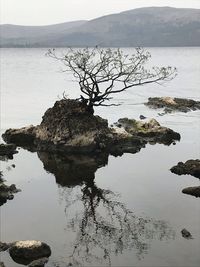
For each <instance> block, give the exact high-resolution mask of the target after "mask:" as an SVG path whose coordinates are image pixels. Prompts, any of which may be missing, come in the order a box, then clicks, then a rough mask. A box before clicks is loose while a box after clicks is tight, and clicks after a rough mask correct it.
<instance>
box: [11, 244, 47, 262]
mask: <svg viewBox="0 0 200 267" xmlns="http://www.w3.org/2000/svg"><path fill="white" fill-rule="evenodd" d="M9 253H10V256H11V258H12V259H13V260H14V261H15V262H17V263H19V264H25V265H27V264H30V263H32V262H33V261H34V260H38V259H41V258H46V257H49V256H50V255H51V249H50V247H49V246H48V245H47V244H46V243H43V242H41V241H35V240H26V241H17V242H14V243H13V244H12V246H11V247H10V249H9ZM43 261H44V259H43ZM43 265H44V264H43ZM32 266H34V265H32ZM35 266H37V265H35ZM39 266H42V265H39Z"/></svg>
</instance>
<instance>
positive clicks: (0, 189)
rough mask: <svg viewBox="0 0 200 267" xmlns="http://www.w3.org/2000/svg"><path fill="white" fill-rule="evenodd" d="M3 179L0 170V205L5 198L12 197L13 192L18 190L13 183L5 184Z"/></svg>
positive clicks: (5, 200)
mask: <svg viewBox="0 0 200 267" xmlns="http://www.w3.org/2000/svg"><path fill="white" fill-rule="evenodd" d="M4 182H5V181H4V180H3V178H2V173H1V172H0V206H2V205H3V204H5V203H6V202H7V200H11V199H13V198H14V194H15V193H17V192H20V190H19V189H17V188H16V186H15V185H14V184H12V185H10V186H9V185H6V184H5V183H4Z"/></svg>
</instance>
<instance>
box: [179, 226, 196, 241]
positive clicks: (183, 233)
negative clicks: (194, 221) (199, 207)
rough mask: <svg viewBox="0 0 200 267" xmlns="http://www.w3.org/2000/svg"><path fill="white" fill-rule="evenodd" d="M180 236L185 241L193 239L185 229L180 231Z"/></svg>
mask: <svg viewBox="0 0 200 267" xmlns="http://www.w3.org/2000/svg"><path fill="white" fill-rule="evenodd" d="M181 234H182V237H184V238H185V239H193V237H192V235H191V233H190V232H189V231H188V230H187V229H185V228H184V229H183V230H181Z"/></svg>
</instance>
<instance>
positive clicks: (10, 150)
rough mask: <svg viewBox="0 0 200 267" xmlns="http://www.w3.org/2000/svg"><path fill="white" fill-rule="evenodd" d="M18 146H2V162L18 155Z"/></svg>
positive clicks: (0, 147) (0, 156)
mask: <svg viewBox="0 0 200 267" xmlns="http://www.w3.org/2000/svg"><path fill="white" fill-rule="evenodd" d="M16 153H17V150H16V145H14V144H0V160H5V159H12V158H13V154H16Z"/></svg>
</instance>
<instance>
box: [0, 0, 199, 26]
mask: <svg viewBox="0 0 200 267" xmlns="http://www.w3.org/2000/svg"><path fill="white" fill-rule="evenodd" d="M0 5H1V12H0V24H14V25H22V26H45V25H53V24H60V23H65V22H71V21H77V20H92V19H95V18H97V17H101V16H105V15H109V14H113V13H120V12H123V11H126V10H130V9H136V8H142V7H159V6H169V7H175V8H194V9H200V1H199V0H191V1H189V2H188V1H187V3H186V1H182V0H164V1H163V0H149V1H146V0H135V1H134V2H133V1H132V0H123V1H122V0H109V2H108V1H107V0H102V1H99V0H93V1H92V4H91V1H89V0H73V1H66V0H57V1H56V0H51V1H49V0H43V1H42V2H41V1H39V0H29V1H27V0H18V1H17V2H16V1H15V0H0ZM83 10H84V12H83Z"/></svg>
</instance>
